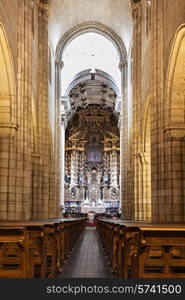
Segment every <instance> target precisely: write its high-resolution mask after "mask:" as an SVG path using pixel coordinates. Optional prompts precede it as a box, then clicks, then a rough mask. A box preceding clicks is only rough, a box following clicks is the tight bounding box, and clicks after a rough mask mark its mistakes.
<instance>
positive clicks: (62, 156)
mask: <svg viewBox="0 0 185 300" xmlns="http://www.w3.org/2000/svg"><path fill="white" fill-rule="evenodd" d="M65 130H66V117H65V115H62V116H61V162H60V163H61V185H60V211H61V217H62V216H63V210H64V197H65V195H64V182H65Z"/></svg>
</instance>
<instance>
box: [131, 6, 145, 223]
mask: <svg viewBox="0 0 185 300" xmlns="http://www.w3.org/2000/svg"><path fill="white" fill-rule="evenodd" d="M132 15H133V70H132V71H133V125H132V128H133V130H132V166H133V172H132V174H131V177H132V181H133V184H132V188H133V192H132V218H133V219H134V220H143V203H142V201H143V199H142V197H143V191H142V164H141V160H140V158H141V154H140V153H141V138H140V137H141V119H140V116H141V104H140V103H141V34H142V7H141V3H140V1H137V2H134V3H133V4H132Z"/></svg>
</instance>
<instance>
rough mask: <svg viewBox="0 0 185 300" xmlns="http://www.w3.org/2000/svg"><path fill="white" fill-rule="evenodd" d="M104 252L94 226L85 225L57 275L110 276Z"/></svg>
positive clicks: (78, 276)
mask: <svg viewBox="0 0 185 300" xmlns="http://www.w3.org/2000/svg"><path fill="white" fill-rule="evenodd" d="M112 276H113V275H112V272H111V268H110V266H109V265H108V262H107V259H106V257H105V253H104V251H103V248H102V244H101V242H100V238H99V236H98V233H97V230H96V228H95V227H86V228H85V230H84V232H83V233H82V235H81V237H80V238H79V241H78V242H77V244H76V246H75V247H74V249H73V251H72V254H71V256H70V257H69V259H68V260H67V261H66V264H65V265H64V268H63V270H62V273H61V274H60V275H59V277H66V278H108V277H112Z"/></svg>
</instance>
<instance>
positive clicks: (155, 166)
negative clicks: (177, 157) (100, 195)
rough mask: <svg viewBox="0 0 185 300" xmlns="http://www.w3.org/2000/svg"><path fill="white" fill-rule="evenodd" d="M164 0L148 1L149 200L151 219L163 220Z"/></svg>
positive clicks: (164, 217)
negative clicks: (149, 31) (150, 179)
mask: <svg viewBox="0 0 185 300" xmlns="http://www.w3.org/2000/svg"><path fill="white" fill-rule="evenodd" d="M163 38H164V37H163V1H161V0H155V1H152V2H151V44H150V45H151V46H150V48H151V51H150V53H151V88H150V91H151V104H150V109H151V178H152V186H151V196H152V198H151V202H152V221H155V222H158V221H159V222H165V221H167V219H166V212H165V210H164V208H165V206H166V204H165V199H164V193H165V188H164V186H165V176H164V174H165V169H164V158H165V152H164V134H163V132H162V128H163V122H164V120H163V103H164V73H163V72H164V70H163Z"/></svg>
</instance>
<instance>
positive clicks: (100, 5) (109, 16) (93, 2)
mask: <svg viewBox="0 0 185 300" xmlns="http://www.w3.org/2000/svg"><path fill="white" fill-rule="evenodd" d="M84 22H98V23H101V24H103V25H105V26H107V27H109V28H110V29H112V30H114V31H115V32H116V33H117V35H118V36H120V38H121V39H122V40H123V42H124V44H125V47H126V49H127V50H128V49H129V46H130V41H131V32H132V20H131V1H130V0H51V10H50V18H49V39H50V42H51V44H52V46H53V49H54V51H55V49H56V47H57V44H58V42H59V40H60V39H61V38H62V36H63V35H64V34H65V33H66V32H68V31H69V30H71V29H72V28H73V27H74V26H77V25H79V24H82V23H84Z"/></svg>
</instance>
